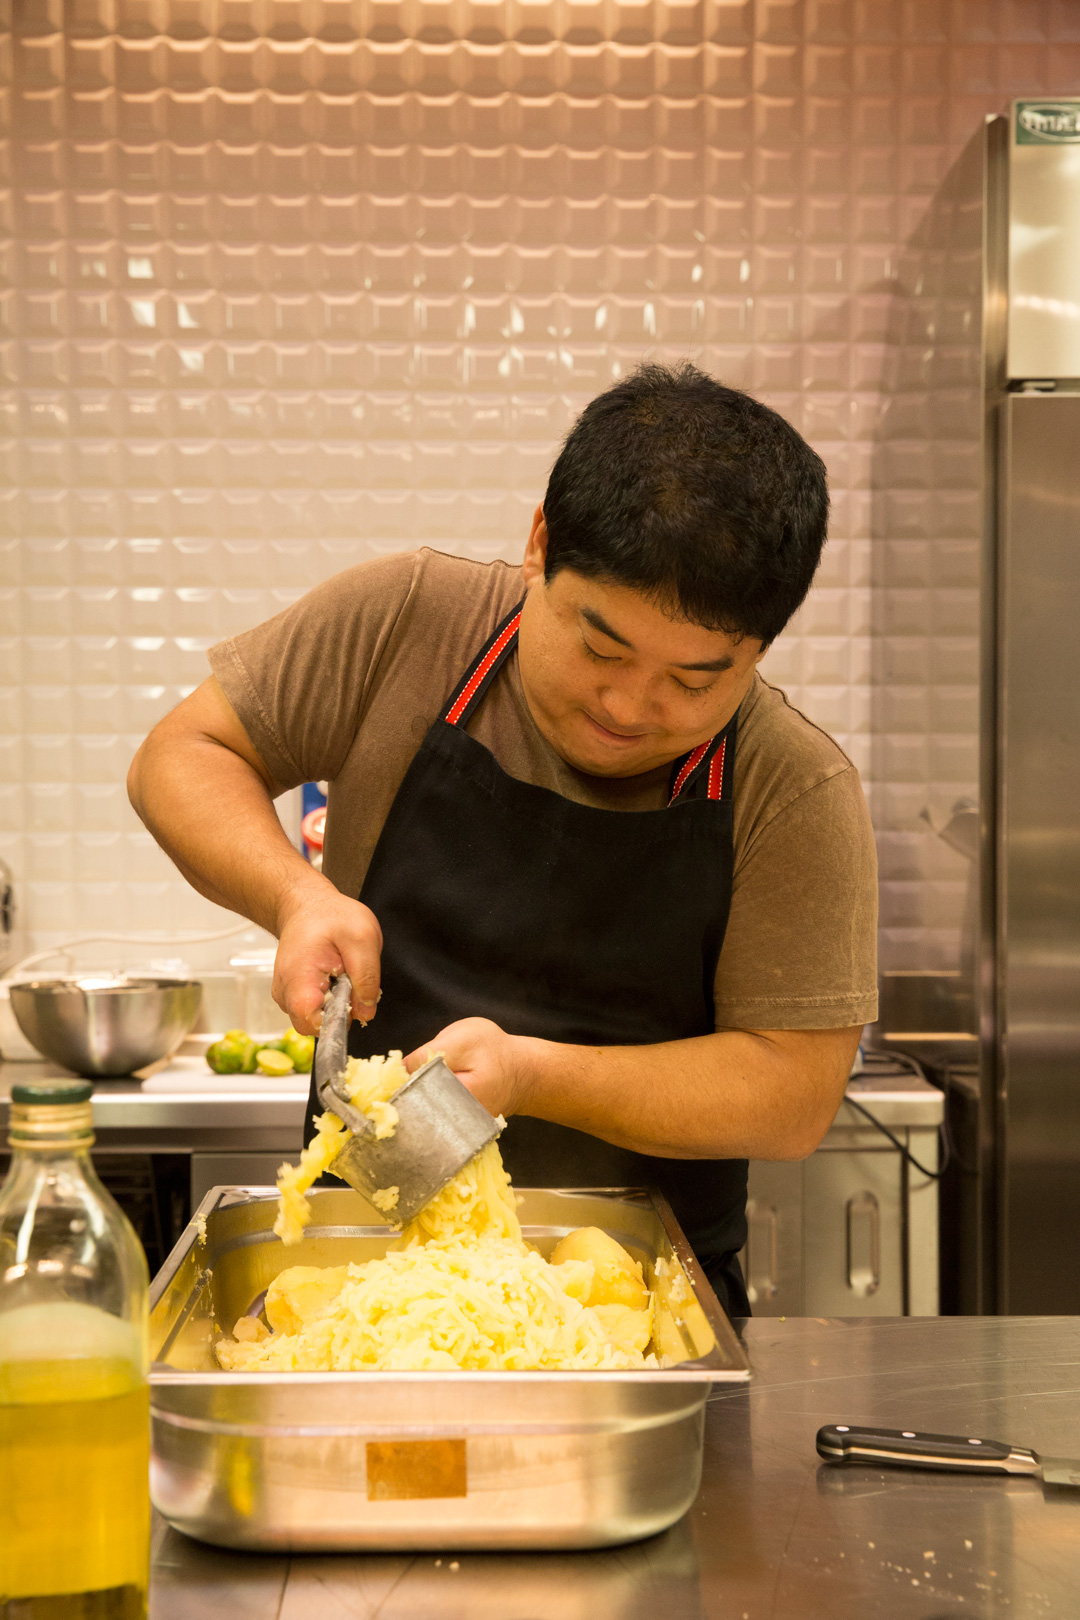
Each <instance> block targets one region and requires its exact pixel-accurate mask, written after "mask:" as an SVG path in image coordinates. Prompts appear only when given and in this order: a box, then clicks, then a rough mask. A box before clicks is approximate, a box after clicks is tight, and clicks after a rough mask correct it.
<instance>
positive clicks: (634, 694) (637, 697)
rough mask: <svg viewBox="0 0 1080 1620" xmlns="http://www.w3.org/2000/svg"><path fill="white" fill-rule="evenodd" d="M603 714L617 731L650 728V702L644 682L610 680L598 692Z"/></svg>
mask: <svg viewBox="0 0 1080 1620" xmlns="http://www.w3.org/2000/svg"><path fill="white" fill-rule="evenodd" d="M598 696H599V699H600V706H601V710H602V714H603V716H604V717H606V718H607V719H608V720H610V721H611V724H612V726H613V727H614V728H615V730H616V731H638V730H640V731H646V730H648V725H649V717H648V713H647V710H648V702H647V698H646V692H645V686H644V683H643V682H635V681H632V680H629V679H627V680H623V681H619V682H618V683H617V684H615V683H611V682H609V683H608V684H607V685H605V686H603V687H602V688H601V689H600V692H599V693H598Z"/></svg>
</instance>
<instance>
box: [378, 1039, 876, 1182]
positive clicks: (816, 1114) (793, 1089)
mask: <svg viewBox="0 0 1080 1620" xmlns="http://www.w3.org/2000/svg"><path fill="white" fill-rule="evenodd" d="M862 1027H863V1026H862V1025H861V1024H857V1025H854V1026H852V1027H850V1028H848V1029H810V1030H807V1029H800V1030H738V1029H730V1030H722V1031H720V1032H719V1033H717V1034H715V1035H701V1036H697V1037H693V1038H691V1039H689V1040H682V1041H665V1042H663V1043H662V1044H660V1045H656V1046H606V1047H597V1046H569V1045H564V1044H562V1043H561V1042H556V1041H542V1040H537V1039H534V1038H533V1037H531V1036H526V1035H507V1034H506V1033H505V1031H503V1030H501V1029H500V1028H499V1027H498V1025H497V1024H493V1023H491V1022H490V1021H489V1020H488V1019H485V1018H464V1019H461V1020H460V1021H459V1022H458V1023H456V1024H450V1025H448V1026H447V1028H446V1029H444V1030H441V1031H440V1033H439V1034H438V1035H437V1036H436V1037H435V1039H434V1040H433V1041H432V1042H431V1043H430V1046H429V1047H428V1048H425V1049H423V1050H421V1051H418V1052H416V1053H413V1054H411V1056H410V1058H409V1060H408V1063H409V1067H410V1068H411V1069H412V1068H416V1067H417V1066H418V1064H419V1063H420V1062H422V1061H423V1060H424V1057H425V1056H426V1054H427V1052H428V1051H431V1052H442V1053H443V1055H444V1056H445V1058H446V1061H447V1063H448V1064H449V1065H450V1067H451V1068H452V1069H453V1070H454V1072H455V1074H457V1075H458V1076H459V1077H460V1078H461V1079H462V1080H463V1081H464V1082H465V1084H466V1085H467V1086H468V1087H469V1089H470V1091H472V1092H474V1093H475V1095H476V1096H477V1097H479V1099H480V1101H481V1102H482V1103H483V1104H484V1105H485V1107H486V1108H488V1109H489V1110H490V1111H491V1112H492V1113H493V1114H499V1113H502V1114H506V1115H507V1116H509V1115H511V1114H529V1115H532V1116H533V1117H534V1118H536V1119H546V1120H551V1121H553V1122H554V1123H557V1124H559V1125H569V1126H572V1127H573V1128H574V1129H575V1130H579V1131H586V1132H587V1133H588V1134H589V1135H590V1136H598V1137H600V1138H601V1139H602V1140H603V1141H605V1142H612V1143H614V1144H615V1146H616V1147H624V1148H629V1149H631V1150H632V1151H634V1152H637V1153H652V1154H658V1155H660V1156H661V1157H664V1158H672V1159H802V1158H806V1157H807V1156H808V1155H809V1154H811V1153H812V1152H813V1151H814V1149H815V1148H816V1147H817V1145H818V1143H819V1142H820V1141H821V1139H822V1137H823V1136H824V1135H825V1132H826V1131H827V1130H828V1128H829V1126H830V1125H831V1124H832V1122H833V1119H834V1118H835V1116H836V1110H837V1109H838V1108H839V1106H840V1102H841V1099H842V1098H843V1095H844V1087H845V1085H846V1084H847V1078H848V1074H849V1073H850V1070H851V1064H852V1061H853V1059H854V1057H855V1052H856V1048H857V1047H858V1044H859V1037H860V1035H861V1034H862Z"/></svg>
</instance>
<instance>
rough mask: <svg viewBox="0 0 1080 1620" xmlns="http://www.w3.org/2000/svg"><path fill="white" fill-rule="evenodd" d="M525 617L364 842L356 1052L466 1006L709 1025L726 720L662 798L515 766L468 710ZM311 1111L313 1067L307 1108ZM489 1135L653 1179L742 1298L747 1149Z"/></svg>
mask: <svg viewBox="0 0 1080 1620" xmlns="http://www.w3.org/2000/svg"><path fill="white" fill-rule="evenodd" d="M520 617H521V609H520V607H518V608H516V609H515V610H514V612H513V613H512V614H510V615H509V616H508V618H506V619H505V620H504V621H503V622H502V624H500V625H499V627H498V629H497V630H496V631H495V633H494V635H493V636H492V637H491V640H490V641H489V642H488V644H487V646H486V647H485V648H484V649H483V651H482V652H481V653H480V655H479V656H478V657H477V659H476V660H475V661H474V663H473V665H472V666H471V668H470V669H469V671H468V672H467V674H466V675H465V677H464V678H463V680H462V682H461V684H460V686H459V687H458V689H457V691H456V692H455V693H454V695H453V697H452V698H451V700H450V702H449V704H448V705H447V708H446V709H445V711H444V712H443V715H442V717H441V718H440V719H439V720H437V721H436V722H435V724H434V725H433V726H432V727H431V729H430V731H429V732H428V733H427V736H426V737H425V738H424V741H423V743H422V744H421V746H420V749H419V752H418V753H417V754H416V757H415V758H414V759H413V761H412V764H411V765H410V766H409V769H408V771H407V773H406V775H405V779H404V781H403V782H402V784H401V787H400V788H399V789H398V792H397V796H396V798H395V799H394V803H393V805H392V806H391V809H390V814H389V815H388V816H387V818H386V822H385V825H384V826H383V829H382V833H381V835H380V837H379V841H378V843H377V845H376V847H375V852H374V854H373V856H372V858H371V865H370V867H369V868H368V873H367V876H366V878H365V880H364V885H363V889H362V890H361V893H360V899H361V900H362V901H363V903H364V905H366V906H370V908H371V910H372V911H373V912H374V913H375V915H376V917H377V918H378V919H379V923H380V925H381V927H382V931H383V940H384V944H383V953H382V992H383V995H382V1001H381V1003H380V1005H379V1014H378V1017H377V1018H376V1019H375V1020H374V1021H373V1022H372V1023H371V1024H369V1025H368V1026H367V1027H366V1028H362V1027H361V1026H360V1025H359V1024H358V1023H354V1024H353V1025H352V1028H351V1030H350V1034H349V1051H350V1053H352V1055H354V1056H356V1057H370V1056H372V1055H373V1054H374V1053H376V1052H387V1051H390V1050H392V1049H396V1048H400V1049H401V1051H402V1052H405V1053H409V1052H411V1051H414V1050H415V1049H416V1048H417V1047H420V1046H424V1045H426V1044H427V1043H429V1042H430V1041H431V1040H432V1039H433V1038H434V1036H435V1035H437V1034H438V1032H439V1030H440V1029H442V1028H443V1027H444V1026H445V1025H447V1024H451V1023H453V1022H454V1021H455V1020H456V1019H459V1018H471V1017H479V1018H490V1019H492V1020H494V1022H495V1023H496V1024H498V1025H499V1027H500V1028H501V1029H504V1030H506V1031H507V1033H508V1034H511V1035H533V1036H539V1037H540V1038H542V1039H544V1040H549V1041H561V1042H569V1043H571V1044H577V1045H587V1046H637V1045H644V1044H651V1043H653V1042H660V1041H677V1040H685V1039H687V1038H688V1037H690V1036H693V1035H710V1034H712V1033H713V1030H714V1021H713V977H714V974H715V971H716V963H717V959H718V957H719V955H720V947H721V945H722V944H723V940H724V931H725V929H726V927H727V919H728V911H729V908H730V904H731V882H732V871H733V866H734V855H733V842H732V798H731V782H732V778H733V775H734V764H735V719H734V718H733V719H732V720H731V721H730V723H729V724H728V726H727V727H726V728H725V730H724V731H723V732H721V733H720V734H719V735H718V736H716V737H713V738H712V739H711V740H710V741H709V742H707V743H702V744H701V745H700V746H699V747H698V748H695V749H694V750H693V752H692V753H690V754H688V755H686V756H685V757H684V758H683V759H681V760H677V761H676V762H675V764H674V765H673V766H672V776H671V797H670V801H669V804H668V807H667V808H666V809H663V810H647V811H624V810H598V809H594V808H592V807H591V806H589V805H583V804H578V803H577V802H576V801H574V800H573V799H564V798H563V797H562V796H561V795H560V794H558V793H553V792H551V791H550V790H549V789H548V788H542V787H535V786H533V785H532V784H531V783H529V782H521V781H518V780H517V778H515V777H512V776H508V775H507V774H506V772H505V771H504V770H502V768H501V767H500V766H499V764H498V763H497V761H496V760H495V758H494V756H493V755H492V754H491V753H490V752H489V750H488V749H486V748H485V747H484V746H483V745H482V744H481V743H478V742H477V741H476V740H475V739H474V738H472V737H470V736H469V735H468V733H467V732H466V731H465V730H464V726H465V724H466V723H467V721H468V719H469V717H470V716H471V715H472V714H473V712H474V711H475V709H476V707H477V705H478V704H479V703H480V702H481V700H482V698H483V696H484V694H485V692H486V691H487V690H488V687H489V686H490V684H491V682H492V681H493V680H494V679H495V677H496V674H497V673H498V671H499V669H500V668H501V667H502V665H503V663H504V662H505V660H506V659H507V658H508V657H509V655H510V654H511V652H512V651H513V650H514V647H515V646H516V643H517V630H518V623H519V620H520ZM663 1110H664V1097H663V1093H662V1091H661V1090H659V1089H658V1090H657V1093H656V1111H657V1115H658V1116H659V1117H661V1118H662V1117H663ZM321 1111H322V1110H321V1106H320V1104H319V1102H318V1100H317V1098H316V1096H315V1091H314V1082H313V1083H312V1092H311V1098H310V1112H311V1114H312V1117H314V1116H315V1115H317V1114H318V1113H320V1112H321ZM313 1129H314V1126H312V1130H313ZM309 1134H310V1133H309ZM499 1147H500V1150H501V1152H502V1156H503V1160H504V1162H505V1164H506V1168H507V1170H508V1171H509V1173H510V1175H511V1177H512V1179H513V1180H514V1182H515V1183H516V1184H517V1185H518V1186H544V1187H623V1186H646V1185H649V1184H654V1185H657V1186H659V1187H660V1188H661V1189H662V1191H663V1192H664V1194H665V1196H666V1197H667V1198H668V1200H669V1201H670V1203H671V1205H672V1208H673V1209H674V1211H675V1214H676V1216H677V1218H678V1220H679V1222H680V1224H681V1225H682V1227H683V1229H684V1231H685V1232H686V1234H687V1237H688V1238H689V1240H690V1243H691V1245H692V1247H693V1249H694V1251H695V1253H696V1254H697V1256H698V1259H699V1260H700V1261H701V1263H702V1265H703V1266H704V1269H705V1271H706V1274H707V1275H708V1277H709V1279H710V1281H711V1282H712V1284H713V1286H714V1288H715V1289H716V1290H717V1293H718V1294H719V1296H720V1300H721V1303H722V1304H724V1305H725V1306H726V1308H727V1310H728V1312H729V1314H731V1315H734V1316H748V1315H749V1314H750V1307H749V1303H748V1301H747V1298H746V1290H745V1288H744V1285H743V1279H742V1273H741V1271H740V1269H739V1264H738V1260H737V1258H736V1256H737V1254H738V1251H739V1250H740V1249H741V1248H742V1246H743V1244H744V1243H745V1241H746V1174H747V1162H746V1160H745V1159H720V1160H712V1159H664V1158H659V1157H654V1156H652V1155H648V1154H641V1153H632V1152H629V1151H628V1150H626V1149H624V1148H618V1147H613V1146H611V1145H610V1144H609V1143H607V1142H602V1141H600V1140H599V1139H598V1138H596V1137H593V1136H588V1135H586V1134H584V1133H583V1132H581V1131H575V1130H570V1129H569V1128H567V1127H565V1126H562V1125H552V1124H549V1123H548V1122H547V1121H545V1120H538V1119H531V1118H527V1117H525V1116H523V1115H517V1116H515V1117H514V1118H513V1119H511V1120H510V1121H509V1123H508V1125H507V1128H506V1130H505V1131H504V1132H503V1134H502V1136H501V1137H500V1139H499Z"/></svg>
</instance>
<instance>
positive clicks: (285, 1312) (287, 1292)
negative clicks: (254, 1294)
mask: <svg viewBox="0 0 1080 1620" xmlns="http://www.w3.org/2000/svg"><path fill="white" fill-rule="evenodd" d="M348 1275H349V1268H348V1266H290V1267H289V1268H288V1270H287V1271H279V1272H278V1274H277V1276H276V1277H275V1278H274V1280H273V1282H272V1283H271V1284H270V1286H269V1288H268V1289H267V1290H266V1320H267V1321H268V1322H269V1323H270V1326H271V1327H272V1328H273V1330H274V1332H275V1333H299V1332H300V1330H301V1328H302V1327H303V1325H304V1323H305V1322H307V1321H308V1320H310V1318H311V1317H313V1316H315V1315H317V1314H318V1312H319V1311H321V1310H325V1308H326V1306H327V1305H329V1304H331V1303H332V1302H333V1301H334V1300H335V1299H336V1298H337V1296H338V1295H339V1294H340V1293H341V1289H342V1286H343V1284H344V1282H345V1279H346V1277H347V1276H348Z"/></svg>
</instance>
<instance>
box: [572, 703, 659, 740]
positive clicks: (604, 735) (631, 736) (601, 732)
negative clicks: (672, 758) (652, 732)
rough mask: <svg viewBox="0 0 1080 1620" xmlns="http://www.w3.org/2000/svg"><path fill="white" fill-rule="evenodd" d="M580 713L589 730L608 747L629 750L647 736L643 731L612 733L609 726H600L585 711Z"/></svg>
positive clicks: (598, 722) (597, 721)
mask: <svg viewBox="0 0 1080 1620" xmlns="http://www.w3.org/2000/svg"><path fill="white" fill-rule="evenodd" d="M581 712H582V714H583V715H584V716H585V719H586V720H587V721H588V723H589V728H590V730H592V731H593V732H594V733H595V734H596V736H597V737H598V738H599V739H600V741H601V742H604V743H607V744H608V746H609V747H612V748H630V747H632V746H633V744H634V743H639V742H641V741H642V739H643V738H644V737H645V736H647V735H648V734H647V732H644V731H612V729H611V727H610V726H604V725H601V723H600V721H599V720H594V719H593V717H592V715H591V714H590V713H589V712H588V710H587V709H582V711H581Z"/></svg>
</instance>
